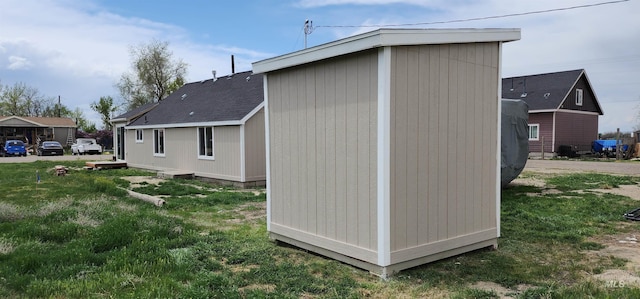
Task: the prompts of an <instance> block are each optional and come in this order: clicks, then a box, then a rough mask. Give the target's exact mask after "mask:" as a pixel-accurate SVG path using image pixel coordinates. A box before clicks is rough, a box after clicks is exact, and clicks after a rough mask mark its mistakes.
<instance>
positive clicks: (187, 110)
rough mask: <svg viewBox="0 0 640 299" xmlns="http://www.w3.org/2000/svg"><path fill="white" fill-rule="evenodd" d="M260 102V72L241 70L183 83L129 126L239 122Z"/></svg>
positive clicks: (261, 88)
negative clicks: (222, 75) (214, 77)
mask: <svg viewBox="0 0 640 299" xmlns="http://www.w3.org/2000/svg"><path fill="white" fill-rule="evenodd" d="M263 101H264V90H263V81H262V75H260V74H252V73H251V72H241V73H236V74H233V75H229V76H224V77H219V78H217V80H213V79H209V80H204V81H199V82H192V83H187V84H185V85H183V86H182V87H180V89H178V90H176V91H175V92H173V93H172V94H170V95H169V96H168V97H166V98H165V99H164V100H162V101H160V102H159V103H158V104H157V105H156V106H155V107H154V108H153V109H151V110H149V111H148V112H146V113H145V114H143V115H141V116H140V117H139V118H137V119H136V120H134V121H132V122H131V123H130V124H129V125H130V126H154V125H167V126H169V127H170V126H172V125H178V124H188V123H212V122H224V121H240V120H242V119H243V118H244V117H245V116H247V115H248V114H249V113H250V112H251V111H253V110H254V109H255V108H256V107H258V105H260V104H262V102H263Z"/></svg>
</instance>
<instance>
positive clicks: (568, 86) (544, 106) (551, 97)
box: [502, 69, 597, 111]
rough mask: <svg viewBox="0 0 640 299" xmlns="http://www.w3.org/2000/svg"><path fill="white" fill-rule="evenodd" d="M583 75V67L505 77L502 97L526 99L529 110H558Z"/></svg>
mask: <svg viewBox="0 0 640 299" xmlns="http://www.w3.org/2000/svg"><path fill="white" fill-rule="evenodd" d="M582 76H585V78H586V74H585V71H584V70H583V69H580V70H571V71H563V72H555V73H546V74H536V75H528V76H520V77H510V78H503V79H502V97H503V98H505V99H521V100H524V101H525V102H527V105H529V111H534V110H557V109H560V106H561V105H562V102H563V101H564V99H565V98H566V97H567V95H568V94H569V92H570V91H571V90H572V89H573V87H574V86H575V85H576V83H577V82H578V80H580V78H581V77H582ZM587 81H588V80H587ZM589 88H591V87H589ZM525 94H526V96H523V95H525ZM596 101H597V100H596Z"/></svg>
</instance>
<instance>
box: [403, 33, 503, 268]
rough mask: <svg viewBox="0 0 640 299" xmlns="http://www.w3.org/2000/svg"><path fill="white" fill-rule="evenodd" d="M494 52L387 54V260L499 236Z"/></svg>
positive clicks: (493, 48) (414, 49)
mask: <svg viewBox="0 0 640 299" xmlns="http://www.w3.org/2000/svg"><path fill="white" fill-rule="evenodd" d="M498 51H499V44H498V43H476V44H449V45H425V46H406V47H394V48H393V49H392V54H391V153H390V154H391V155H390V156H391V164H390V167H391V175H390V177H391V182H390V183H391V186H390V188H391V252H392V263H396V262H402V261H404V260H409V259H411V258H417V257H421V256H424V255H425V254H433V253H436V252H439V251H443V250H448V249H452V248H455V247H457V246H461V245H465V244H472V243H476V242H479V241H485V240H487V239H490V238H492V237H493V238H495V237H497V231H496V177H497V176H496V171H497V170H496V163H497V161H496V159H497V158H496V157H497V156H496V153H497V148H496V147H497V144H498V143H497V138H498V136H497V128H498V127H497V125H498V123H497V122H498V103H499V101H498V93H497V92H498V81H497V80H498V79H499V70H498V57H499V56H498V54H499V52H498ZM461 236H465V237H461ZM418 248H422V250H418ZM406 249H410V250H406Z"/></svg>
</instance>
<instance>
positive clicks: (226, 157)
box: [125, 126, 241, 181]
mask: <svg viewBox="0 0 640 299" xmlns="http://www.w3.org/2000/svg"><path fill="white" fill-rule="evenodd" d="M213 131H214V132H213V136H214V144H213V148H214V158H215V160H207V159H199V158H198V141H197V138H198V133H197V128H194V127H190V128H168V129H165V155H164V157H157V156H154V155H153V129H145V130H144V132H143V142H142V143H136V140H135V137H136V133H135V130H128V132H127V134H126V139H127V140H126V143H125V144H126V145H127V146H126V148H125V151H126V156H125V160H126V161H127V163H128V164H130V165H131V166H132V167H139V168H147V169H153V170H181V171H192V172H194V174H195V175H196V176H200V177H206V178H215V179H223V180H233V181H240V175H241V173H240V154H241V153H240V126H218V127H214V129H213Z"/></svg>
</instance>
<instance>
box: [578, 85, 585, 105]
mask: <svg viewBox="0 0 640 299" xmlns="http://www.w3.org/2000/svg"><path fill="white" fill-rule="evenodd" d="M583 103H584V92H583V91H582V89H580V88H576V106H582V104H583Z"/></svg>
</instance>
